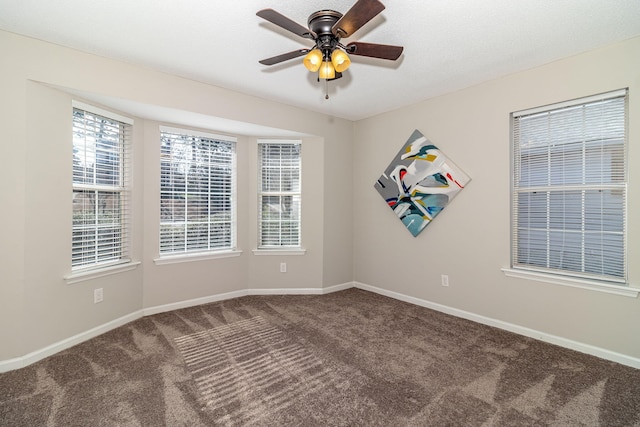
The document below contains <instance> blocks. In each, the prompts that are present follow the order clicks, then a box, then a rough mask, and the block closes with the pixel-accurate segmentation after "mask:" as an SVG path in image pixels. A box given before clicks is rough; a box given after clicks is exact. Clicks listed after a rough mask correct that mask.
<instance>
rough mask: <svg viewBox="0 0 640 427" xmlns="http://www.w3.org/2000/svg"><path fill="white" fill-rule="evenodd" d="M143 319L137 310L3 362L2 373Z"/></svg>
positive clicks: (1, 363)
mask: <svg viewBox="0 0 640 427" xmlns="http://www.w3.org/2000/svg"><path fill="white" fill-rule="evenodd" d="M141 317H142V310H137V311H134V312H133V313H130V314H127V315H125V316H122V317H120V318H118V319H115V320H112V321H110V322H107V323H104V324H102V325H100V326H96V327H95V328H91V329H89V330H88V331H84V332H80V333H79V334H77V335H74V336H72V337H69V338H66V339H63V340H62V341H58V342H56V343H53V344H51V345H48V346H47V347H45V348H41V349H39V350H35V351H32V352H31V353H29V354H26V355H24V356H21V357H16V358H13V359H9V360H1V361H0V373H2V372H7V371H12V370H14V369H20V368H24V367H25V366H29V365H31V364H32V363H36V362H38V361H39V360H42V359H44V358H45V357H49V356H51V355H54V354H56V353H58V352H60V351H62V350H66V349H68V348H70V347H73V346H74V345H78V344H80V343H82V342H85V341H87V340H90V339H91V338H95V337H97V336H98V335H102V334H104V333H105V332H109V331H111V330H113V329H115V328H119V327H120V326H123V325H126V324H127V323H129V322H133V321H134V320H138V319H140V318H141Z"/></svg>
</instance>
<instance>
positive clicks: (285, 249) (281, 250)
mask: <svg viewBox="0 0 640 427" xmlns="http://www.w3.org/2000/svg"><path fill="white" fill-rule="evenodd" d="M267 145H282V146H298V152H299V155H298V161H297V166H296V167H297V169H298V177H297V181H298V190H289V191H282V190H280V191H264V190H263V167H264V163H263V151H262V150H263V146H267ZM256 146H257V210H258V212H257V235H256V239H257V240H256V242H257V244H256V246H257V249H255V250H254V251H253V252H254V254H255V255H269V254H272V253H277V254H278V255H304V254H305V253H306V250H305V249H304V247H303V235H302V186H303V180H302V168H303V166H302V163H303V160H302V146H303V142H302V140H301V139H258V140H257V144H256ZM265 196H267V197H269V196H274V197H282V196H285V197H286V196H291V197H294V198H295V197H297V199H298V202H297V203H298V207H297V210H298V215H297V218H296V221H297V225H298V227H297V230H298V232H297V244H295V245H286V244H280V245H267V244H264V243H263V234H262V229H263V226H262V224H263V202H262V199H263V197H265ZM279 236H280V238H282V234H281V233H280V234H279Z"/></svg>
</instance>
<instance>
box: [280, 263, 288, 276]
mask: <svg viewBox="0 0 640 427" xmlns="http://www.w3.org/2000/svg"><path fill="white" fill-rule="evenodd" d="M286 272H287V263H286V262H281V263H280V273H286Z"/></svg>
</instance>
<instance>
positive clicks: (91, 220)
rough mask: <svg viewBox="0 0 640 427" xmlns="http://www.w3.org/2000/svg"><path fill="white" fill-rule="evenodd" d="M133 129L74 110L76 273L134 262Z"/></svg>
mask: <svg viewBox="0 0 640 427" xmlns="http://www.w3.org/2000/svg"><path fill="white" fill-rule="evenodd" d="M124 120H126V119H124ZM131 123H132V122H131ZM131 123H124V122H122V121H119V120H116V119H112V118H109V117H105V116H102V115H99V114H94V113H92V112H89V111H85V110H82V109H79V108H74V109H73V227H72V228H73V236H72V251H71V266H72V270H79V269H91V268H95V267H105V266H107V265H111V264H117V263H121V262H127V261H129V260H128V257H129V253H128V249H129V248H128V243H129V239H128V227H129V211H128V194H129V191H128V190H129V188H128V179H127V178H128V161H129V155H128V152H129V139H130V128H131V126H130V124H131Z"/></svg>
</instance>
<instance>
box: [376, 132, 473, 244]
mask: <svg viewBox="0 0 640 427" xmlns="http://www.w3.org/2000/svg"><path fill="white" fill-rule="evenodd" d="M469 181H471V178H470V177H469V176H468V175H467V174H465V173H464V172H463V171H462V169H460V168H459V167H458V166H456V165H455V164H454V163H453V162H452V161H451V160H450V159H449V158H447V157H446V156H445V155H444V154H443V153H442V151H440V150H439V149H438V147H436V146H435V145H433V144H432V143H431V142H430V141H429V140H428V139H427V138H426V137H425V136H424V135H423V134H422V133H420V131H418V130H415V131H413V133H412V134H411V137H409V139H408V140H407V143H406V144H405V145H404V147H402V149H401V150H400V151H399V152H398V154H397V155H396V157H395V158H394V159H393V161H392V162H391V164H390V165H389V166H388V167H387V169H386V170H385V171H384V173H383V174H382V175H381V176H380V178H379V179H378V181H377V182H376V183H375V184H374V187H375V188H376V190H378V193H380V195H381V196H382V198H383V199H384V200H385V202H386V203H387V204H388V205H389V207H390V208H391V209H393V211H394V212H395V214H396V215H397V216H398V218H400V220H401V221H402V223H403V224H404V226H405V227H406V228H407V230H409V232H411V234H412V235H413V236H414V237H415V236H417V235H418V234H420V232H421V231H422V230H424V228H425V227H426V226H427V225H429V223H431V221H432V220H433V219H434V218H435V217H436V216H437V215H438V214H439V213H440V212H442V210H443V209H444V208H445V207H446V206H447V205H448V204H449V203H450V202H451V200H452V199H453V198H454V197H455V196H456V195H457V194H458V193H459V192H460V190H462V189H463V188H464V187H465V186H466V185H467V183H469Z"/></svg>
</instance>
